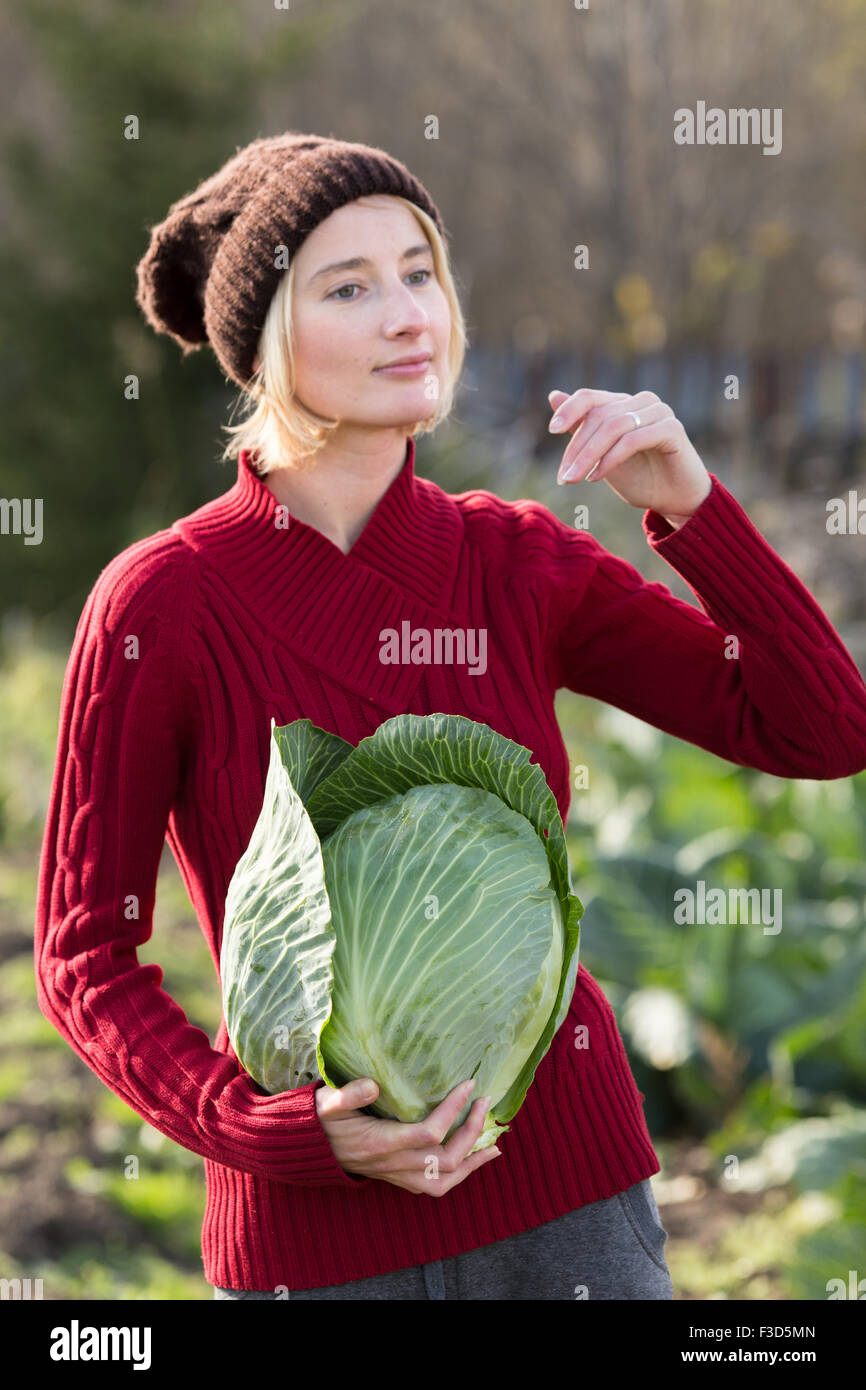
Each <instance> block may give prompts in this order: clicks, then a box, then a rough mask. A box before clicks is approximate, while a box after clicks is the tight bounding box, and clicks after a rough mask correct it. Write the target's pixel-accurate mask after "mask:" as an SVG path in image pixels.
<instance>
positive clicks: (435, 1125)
mask: <svg viewBox="0 0 866 1390" xmlns="http://www.w3.org/2000/svg"><path fill="white" fill-rule="evenodd" d="M474 1084H475V1083H474V1081H470V1082H465V1081H464V1082H461V1084H460V1085H459V1086H455V1087H454V1090H453V1091H450V1092H449V1093H448V1095H447V1096H446V1097H445V1099H444V1100H443V1101H442V1102H441V1103H440V1104H439V1105H437V1106H436V1109H435V1110H431V1111H430V1114H429V1115H428V1116H427V1118H426V1120H419V1121H418V1122H417V1123H416V1124H406V1123H404V1122H403V1121H402V1120H386V1119H379V1118H376V1117H375V1116H371V1115H365V1114H363V1113H362V1111H361V1109H360V1106H362V1105H370V1104H372V1102H373V1101H375V1099H376V1096H377V1095H378V1094H379V1088H378V1086H377V1085H376V1083H375V1082H373V1081H370V1079H369V1078H366V1077H361V1078H359V1079H358V1080H356V1081H349V1082H347V1084H346V1085H345V1086H342V1087H340V1089H339V1090H335V1089H334V1088H333V1087H331V1086H320V1087H319V1088H318V1089H317V1091H316V1093H315V1094H316V1110H317V1112H318V1116H319V1122H320V1124H321V1126H322V1128H323V1129H324V1131H325V1133H326V1135H327V1136H328V1141H329V1143H330V1145H331V1148H332V1149H333V1152H334V1157H335V1158H336V1160H337V1162H338V1163H339V1165H340V1167H341V1168H344V1169H345V1170H346V1172H347V1173H360V1174H362V1176H363V1177H366V1178H380V1179H381V1180H382V1182H391V1183H394V1185H395V1187H405V1188H406V1190H407V1192H426V1193H427V1195H428V1196H429V1197H444V1196H445V1193H446V1192H450V1191H451V1188H452V1187H456V1186H457V1184H458V1183H460V1182H462V1181H463V1179H464V1178H468V1177H469V1174H470V1173H474V1172H475V1169H476V1168H480V1167H481V1165H482V1164H483V1163H489V1162H491V1161H492V1160H493V1159H494V1158H495V1157H496V1155H497V1154H498V1153H500V1152H501V1150H500V1149H497V1148H496V1147H495V1145H494V1146H493V1147H491V1148H487V1149H479V1150H478V1152H477V1153H474V1154H471V1155H470V1156H469V1157H467V1155H468V1154H469V1150H470V1149H471V1148H472V1145H473V1144H474V1143H475V1141H476V1140H477V1138H478V1136H479V1134H480V1133H481V1131H482V1129H483V1127H484V1116H485V1114H486V1113H487V1110H488V1106H487V1105H485V1104H483V1103H482V1101H483V1100H485V1099H486V1098H485V1097H481V1098H480V1099H479V1100H477V1101H476V1102H475V1104H474V1105H473V1106H472V1108H471V1109H470V1111H469V1114H468V1116H467V1118H466V1120H465V1121H464V1122H463V1124H462V1125H461V1126H460V1128H459V1129H456V1130H455V1131H454V1133H453V1134H452V1136H451V1138H450V1139H449V1140H448V1143H447V1144H443V1143H442V1140H443V1139H444V1138H445V1135H446V1134H447V1133H448V1130H449V1129H450V1128H451V1125H452V1124H453V1123H454V1121H455V1119H456V1118H457V1116H458V1115H459V1114H460V1111H461V1110H462V1109H463V1106H464V1105H465V1104H466V1101H467V1098H468V1096H469V1094H470V1092H471V1090H472V1087H473V1086H474ZM365 1086H372V1088H373V1089H372V1091H371V1093H370V1094H369V1095H368V1094H366V1093H365V1091H364V1087H365ZM431 1158H435V1159H436V1160H437V1166H435V1167H434V1169H433V1172H434V1173H436V1172H438V1174H439V1176H438V1177H433V1176H429V1175H428V1174H429V1171H430V1159H431Z"/></svg>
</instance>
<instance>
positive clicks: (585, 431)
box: [548, 387, 712, 526]
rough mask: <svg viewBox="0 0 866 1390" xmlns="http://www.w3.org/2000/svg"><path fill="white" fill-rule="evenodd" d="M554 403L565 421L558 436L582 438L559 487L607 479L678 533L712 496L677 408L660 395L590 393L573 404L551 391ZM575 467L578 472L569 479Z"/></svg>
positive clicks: (566, 461)
mask: <svg viewBox="0 0 866 1390" xmlns="http://www.w3.org/2000/svg"><path fill="white" fill-rule="evenodd" d="M548 400H549V401H550V404H551V407H552V408H553V411H554V414H555V415H556V416H560V417H561V418H562V424H561V426H559V427H558V428H557V431H555V432H558V429H559V428H561V429H563V430H566V429H568V430H571V431H572V434H573V436H574V437H573V438H572V440H571V441H570V443H569V445H568V447H567V449H566V450H565V453H564V454H563V456H562V463H561V464H560V467H559V473H558V476H557V482H575V483H576V482H580V481H581V480H582V479H584V478H587V477H588V475H589V474H590V473H591V474H592V476H591V477H589V478H588V481H590V482H596V481H597V480H598V479H599V478H604V479H605V481H606V482H607V483H609V484H610V486H611V488H612V489H613V491H614V492H615V493H616V494H617V495H618V496H619V497H621V498H622V499H623V501H624V502H628V503H629V504H630V505H631V506H632V507H640V508H641V509H642V510H644V509H646V508H647V507H649V508H651V509H652V510H653V511H655V512H658V513H659V514H660V515H661V516H663V517H665V518H666V519H667V520H668V521H670V522H671V524H672V525H674V526H679V525H681V524H682V523H683V522H684V521H687V520H688V518H689V517H690V516H691V515H692V513H693V512H695V511H697V509H698V507H699V506H700V504H701V502H703V500H704V498H705V497H707V496H708V494H709V492H710V490H711V488H712V479H711V478H710V475H709V473H708V472H707V470H706V468H705V467H704V465H703V463H702V462H701V459H700V458H699V456H698V454H697V453H696V452H695V449H694V448H693V446H692V444H691V442H690V440H689V437H688V435H687V434H686V432H685V429H684V428H683V426H682V424H681V423H680V421H679V420H678V419H677V417H676V416H675V415H674V412H673V411H672V410H671V408H670V406H669V405H665V403H664V401H660V400H659V398H658V396H656V395H655V394H654V393H653V392H652V391H639V392H638V394H637V395H636V396H629V395H628V394H627V393H626V392H624V391H591V390H589V389H588V388H586V387H582V388H581V389H580V390H579V391H575V392H574V394H573V395H571V396H570V395H569V394H568V393H567V392H566V391H551V392H550V395H549V396H548ZM629 412H634V414H635V415H637V416H638V417H639V419H640V424H637V422H636V421H635V420H634V419H633V418H632V415H631V414H630V413H629ZM594 464H595V465H597V466H596V467H595V468H593V465H594ZM572 466H574V468H575V471H574V473H573V474H572V476H571V477H570V478H566V477H565V476H564V475H565V474H566V473H567V471H568V469H569V468H570V467H572Z"/></svg>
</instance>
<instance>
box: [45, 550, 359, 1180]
mask: <svg viewBox="0 0 866 1390" xmlns="http://www.w3.org/2000/svg"><path fill="white" fill-rule="evenodd" d="M191 560H192V557H191V554H190V552H188V551H187V549H186V547H185V546H184V545H183V544H182V543H181V542H179V541H177V540H176V539H175V538H173V537H170V538H166V533H160V535H158V536H156V537H150V538H148V539H147V540H145V541H141V542H138V543H137V544H136V545H133V546H131V547H129V548H128V549H127V550H126V551H124V552H122V554H121V555H119V556H118V557H117V558H116V559H114V560H113V561H111V563H110V564H109V565H108V566H107V567H106V568H105V569H104V570H103V571H102V573H101V574H100V576H99V578H98V579H97V581H96V584H95V586H94V588H93V590H92V592H91V594H90V596H89V598H88V599H87V602H86V604H85V607H84V610H83V612H82V614H81V617H80V619H79V622H78V627H77V629H76V633H75V638H74V642H73V646H72V651H71V654H70V657H69V661H68V665H67V668H66V674H65V678H64V682H63V692H62V697H61V708H60V725H59V735H58V743H57V756H56V763H55V769H54V776H53V783H52V787H51V793H50V803H49V811H48V819H47V824H46V828H45V834H44V840H43V845H42V854H41V860H40V865H39V880H38V897H37V906H36V931H35V967H36V986H37V994H38V999H39V1005H40V1008H41V1009H42V1012H43V1014H44V1015H45V1017H46V1018H48V1019H49V1020H50V1022H51V1023H52V1024H53V1025H54V1027H55V1028H56V1029H57V1030H58V1032H59V1033H60V1034H61V1035H62V1036H63V1037H64V1038H65V1039H66V1041H67V1042H68V1043H69V1044H70V1046H71V1047H72V1048H73V1049H74V1050H75V1052H77V1053H78V1055H79V1057H81V1058H82V1060H83V1061H84V1062H86V1063H87V1065H88V1066H89V1067H90V1068H91V1070H93V1071H94V1072H95V1073H96V1074H97V1076H99V1077H100V1078H101V1080H102V1081H104V1082H105V1084H106V1085H107V1086H108V1087H110V1089H111V1090H112V1091H113V1092H114V1093H115V1094H116V1095H118V1096H120V1097H121V1098H122V1099H123V1100H125V1101H126V1103H127V1104H128V1105H129V1106H131V1107H132V1109H133V1110H135V1111H136V1112H137V1113H138V1114H139V1115H141V1116H142V1117H143V1118H144V1119H145V1120H147V1121H149V1123H150V1124H152V1125H153V1126H154V1128H156V1129H158V1130H160V1131H161V1133H163V1134H166V1135H168V1136H169V1138H171V1139H173V1140H174V1141H175V1142H176V1143H178V1144H181V1145H183V1147H184V1148H187V1149H191V1150H192V1151H193V1152H194V1153H198V1154H201V1155H202V1156H203V1157H205V1158H208V1159H212V1160H214V1161H216V1162H218V1163H220V1164H224V1165H226V1166H227V1167H230V1168H235V1169H239V1170H240V1171H241V1172H244V1173H250V1174H253V1175H255V1176H257V1177H261V1178H265V1179H271V1180H276V1181H281V1182H285V1183H293V1184H301V1185H303V1186H309V1187H322V1186H339V1187H342V1188H345V1189H353V1188H357V1187H361V1186H365V1185H367V1184H368V1183H369V1182H370V1179H368V1178H362V1177H356V1176H354V1175H352V1174H349V1173H347V1172H345V1170H344V1169H343V1168H341V1167H340V1165H339V1164H338V1163H337V1160H336V1158H335V1156H334V1154H333V1151H332V1149H331V1147H330V1144H329V1143H328V1139H327V1135H326V1134H325V1131H324V1129H323V1128H322V1125H321V1122H320V1121H319V1119H318V1116H317V1113H316V1104H315V1091H316V1089H317V1087H318V1085H321V1084H322V1083H321V1082H318V1083H311V1084H310V1085H308V1086H304V1087H302V1088H301V1089H299V1090H297V1091H292V1092H283V1093H280V1094H278V1095H268V1094H266V1093H265V1092H264V1091H262V1090H261V1089H260V1088H259V1087H258V1086H257V1085H256V1083H255V1082H254V1081H253V1080H252V1078H251V1077H250V1076H249V1075H248V1074H247V1073H246V1072H245V1071H243V1069H242V1068H241V1067H240V1064H239V1063H238V1062H237V1060H236V1059H234V1058H233V1057H230V1056H228V1055H226V1054H224V1053H222V1052H219V1051H216V1050H215V1049H213V1048H212V1047H211V1046H210V1043H209V1040H208V1037H207V1035H206V1034H205V1033H204V1032H203V1031H202V1029H200V1028H197V1027H194V1026H193V1025H192V1024H191V1023H190V1022H189V1020H188V1019H187V1017H186V1015H185V1014H184V1012H183V1010H182V1009H181V1008H180V1007H179V1005H178V1004H177V1003H176V1002H175V1001H174V1000H173V999H172V998H171V996H170V995H169V994H167V993H166V991H165V990H163V989H162V988H161V984H162V979H163V971H162V969H161V967H160V966H159V965H156V964H141V963H140V962H139V960H138V957H137V954H136V951H137V948H138V947H139V946H141V945H142V943H143V942H145V941H147V940H149V938H150V936H151V934H152V930H153V908H154V901H155V896H156V883H157V873H158V868H159V861H160V856H161V852H162V846H163V842H164V839H165V834H166V828H167V825H169V823H170V816H171V812H172V806H173V804H174V801H175V798H176V796H177V795H178V792H179V789H180V788H181V786H182V782H183V775H184V754H185V743H186V739H185V730H186V728H187V727H188V725H187V720H188V719H189V716H190V708H191V705H190V700H189V699H188V697H187V694H186V690H187V682H186V681H185V679H184V673H183V655H184V653H185V652H186V650H187V649H188V632H187V624H188V619H187V617H186V615H187V614H188V612H189V608H190V604H189V590H190V587H191V568H190V567H191ZM217 987H218V985H217Z"/></svg>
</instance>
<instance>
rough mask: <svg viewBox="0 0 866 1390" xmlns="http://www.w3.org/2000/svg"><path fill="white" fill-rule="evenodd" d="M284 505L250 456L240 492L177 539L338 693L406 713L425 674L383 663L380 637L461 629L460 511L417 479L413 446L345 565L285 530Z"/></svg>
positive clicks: (184, 527)
mask: <svg viewBox="0 0 866 1390" xmlns="http://www.w3.org/2000/svg"><path fill="white" fill-rule="evenodd" d="M279 507H280V504H279V503H278V502H277V499H276V498H275V497H274V494H273V493H272V492H271V490H270V488H269V487H268V485H267V481H266V478H263V477H260V476H259V475H258V474H257V473H256V472H255V471H254V470H253V468H252V467H251V466H250V455H249V453H248V451H247V450H242V451H241V454H240V456H239V458H238V472H237V481H236V482H235V484H234V486H233V487H231V488H230V489H229V491H228V492H225V493H223V494H222V496H220V497H216V498H214V500H213V501H211V502H207V503H205V505H204V506H203V507H199V508H198V510H197V511H194V512H191V513H190V514H189V515H188V516H186V517H181V518H180V519H179V520H178V521H176V522H175V523H174V525H173V526H172V528H171V529H172V531H174V532H176V533H177V534H179V535H180V536H182V537H183V539H184V540H185V541H186V542H187V544H188V545H190V546H192V548H193V549H194V550H196V552H197V553H198V554H199V556H200V558H201V559H202V560H203V561H204V562H205V563H206V564H207V565H208V566H209V567H210V568H211V569H212V570H213V571H214V575H215V577H218V579H219V580H221V581H222V583H223V584H224V585H225V587H226V589H227V590H228V592H229V593H230V594H232V595H236V596H237V600H238V601H239V602H243V603H245V604H246V605H247V607H248V608H249V609H250V610H251V611H252V612H253V613H255V615H256V616H257V618H258V619H259V620H260V621H261V622H262V623H263V624H264V625H265V626H266V627H267V628H269V630H270V631H271V632H272V633H274V634H275V635H276V636H277V637H278V638H279V639H280V640H281V641H284V642H288V643H289V644H291V645H295V646H297V648H298V650H299V651H300V652H301V654H302V655H303V657H304V659H305V660H307V661H310V662H311V663H312V664H313V665H315V666H317V667H318V668H319V669H320V670H321V671H323V672H324V673H325V674H327V675H329V676H330V677H331V678H333V679H335V680H336V681H338V682H339V683H340V684H341V685H345V686H347V687H351V688H352V689H354V690H356V691H357V692H358V693H360V694H361V695H367V696H368V697H369V698H374V697H375V699H376V700H377V702H378V703H380V704H385V705H393V707H394V710H395V712H401V711H402V710H404V709H405V707H406V703H407V701H408V699H409V697H410V695H411V692H412V689H413V688H414V686H415V685H417V683H418V682H419V680H420V679H421V675H422V672H423V667H422V666H420V665H412V664H411V663H407V664H405V665H386V664H383V663H381V662H380V661H379V651H380V648H381V646H382V639H381V638H380V636H379V634H380V632H381V631H382V629H383V628H395V629H396V630H397V632H398V633H400V632H401V631H402V627H401V624H402V623H403V622H405V621H408V622H409V623H410V624H411V628H416V627H425V628H435V627H442V626H448V625H449V624H451V625H453V624H454V622H455V621H456V620H455V618H454V617H453V615H452V613H451V601H452V586H453V582H454V575H455V573H456V570H457V561H458V555H459V551H460V547H461V545H462V543H463V520H462V517H461V514H460V509H459V507H458V506H457V504H456V502H455V501H454V500H453V499H452V498H451V497H450V496H449V495H448V493H446V492H443V491H442V489H441V488H439V487H437V485H436V484H435V483H433V482H431V481H430V480H429V479H428V478H419V477H418V476H417V475H416V473H415V441H414V439H413V438H412V437H411V436H407V448H406V459H405V462H404V464H403V467H402V469H401V471H400V472H399V473H398V474H397V476H396V478H394V479H393V481H392V482H391V484H390V485H389V487H388V489H387V491H386V492H385V493H384V495H383V496H382V498H381V499H380V501H379V503H378V505H377V506H376V509H375V511H374V512H373V514H372V516H371V517H370V518H369V520H368V521H367V524H366V525H365V527H364V529H363V531H362V532H361V535H360V536H359V537H358V539H357V541H356V542H355V544H354V545H353V546H352V548H351V550H350V551H349V553H348V555H344V554H343V552H342V551H341V550H340V548H339V546H337V545H335V544H334V543H333V541H331V540H329V539H328V537H327V536H325V535H323V534H322V532H321V531H317V530H316V528H315V527H314V526H310V525H308V524H307V523H306V522H304V521H301V520H300V519H299V518H298V517H295V516H291V517H290V518H289V520H288V524H287V525H283V526H278V525H277V524H276V523H277V520H278V511H277V509H278V508H279ZM280 515H282V516H285V512H281V513H280ZM410 630H411V629H410Z"/></svg>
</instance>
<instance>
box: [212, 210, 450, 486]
mask: <svg viewBox="0 0 866 1390" xmlns="http://www.w3.org/2000/svg"><path fill="white" fill-rule="evenodd" d="M397 201H398V202H400V203H403V204H404V206H405V207H407V208H409V210H410V212H412V213H413V214H414V216H415V218H416V219H417V220H418V222H419V223H420V224H421V227H422V229H423V230H424V232H425V233H426V235H427V239H428V241H429V242H430V246H431V249H432V252H433V265H434V267H435V271H436V276H437V279H438V281H439V284H440V285H441V286H442V289H443V291H444V294H445V298H446V299H447V301H448V305H449V308H450V310H451V336H450V340H449V343H448V357H447V366H448V380H447V381H446V383H445V387H444V390H442V392H441V394H440V396H439V399H438V401H437V403H436V408H435V411H434V412H432V414H431V415H430V416H428V417H427V419H425V420H419V421H416V423H415V424H414V425H412V426H411V428H409V430H408V433H409V434H410V435H417V434H426V433H428V432H432V431H433V430H435V429H436V428H437V426H438V425H440V424H441V423H442V421H443V420H445V419H446V418H447V417H448V415H450V413H451V410H452V407H453V404H454V392H455V390H456V387H457V382H458V379H459V377H460V372H461V370H462V367H463V359H464V357H465V354H466V324H465V320H464V317H463V312H462V309H461V307H460V301H459V299H458V297H457V290H456V287H455V284H454V279H453V276H452V271H451V266H450V264H449V257H448V250H447V247H446V246H445V243H444V241H443V239H442V237H441V236H440V234H439V229H438V227H437V226H436V224H435V222H434V221H433V219H432V218H431V217H429V216H428V215H427V213H426V212H424V210H423V208H419V207H417V206H416V204H415V203H412V202H410V201H409V200H408V199H407V198H398V199H397ZM294 281H295V261H294V258H292V259H291V262H290V264H289V269H288V271H287V272H286V273H285V274H284V275H283V277H282V279H281V280H280V283H279V285H278V287H277V291H276V294H275V295H274V297H273V299H272V300H271V303H270V305H269V307H268V312H267V315H266V317H265V322H264V327H263V328H262V334H261V338H260V339H259V349H258V350H259V355H260V358H261V361H260V363H259V369H258V371H257V372H256V373H255V375H254V376H253V377H252V378H251V379H250V381H249V382H248V383H247V385H246V386H245V387H244V388H243V391H242V393H241V395H240V396H239V397H238V399H237V402H236V406H237V405H238V404H240V403H242V402H243V403H244V404H245V405H246V406H247V407H248V410H249V414H248V415H247V417H246V418H245V419H243V420H242V421H241V423H240V424H239V425H223V426H221V428H222V429H224V430H226V431H227V432H228V433H229V434H231V435H232V436H233V437H232V438H231V439H230V440H229V442H228V444H227V445H226V447H225V450H224V451H223V459H224V460H225V459H229V458H235V457H237V455H238V454H239V453H240V451H241V449H249V450H250V451H251V452H253V453H254V454H255V455H257V457H256V459H255V469H256V472H257V473H259V474H262V475H263V474H265V473H269V472H270V471H271V469H273V468H278V467H290V468H304V469H305V468H307V467H310V468H311V467H313V466H314V456H315V455H316V454H317V453H318V451H319V450H320V449H321V448H323V447H324V445H325V444H326V443H327V440H328V436H329V434H331V433H332V432H333V430H335V429H336V428H337V427H338V426H339V424H340V421H339V420H328V419H327V418H325V417H324V416H321V415H317V414H315V413H314V412H313V411H310V410H308V409H307V408H306V407H305V406H303V405H301V403H300V402H299V401H298V400H297V399H296V397H295V376H294V337H293V325H292V292H293V288H294ZM305 458H310V459H311V460H313V461H311V462H310V463H309V464H307V465H301V464H300V462H299V460H301V459H305Z"/></svg>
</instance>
